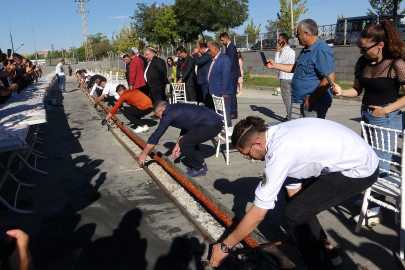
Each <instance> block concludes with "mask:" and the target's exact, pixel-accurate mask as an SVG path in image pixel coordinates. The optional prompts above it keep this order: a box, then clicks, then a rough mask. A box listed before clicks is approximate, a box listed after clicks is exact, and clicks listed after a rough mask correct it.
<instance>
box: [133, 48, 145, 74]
mask: <svg viewBox="0 0 405 270" xmlns="http://www.w3.org/2000/svg"><path fill="white" fill-rule="evenodd" d="M131 50H133V51H134V53H135V55H136V56H137V57H139V58H141V60H142V61H143V65H144V68H145V69H146V65H147V64H148V60H147V59H146V58H145V57H144V56H143V55H142V54H141V53H140V52H139V50H138V47H132V48H131Z"/></svg>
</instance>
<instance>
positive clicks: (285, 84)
mask: <svg viewBox="0 0 405 270" xmlns="http://www.w3.org/2000/svg"><path fill="white" fill-rule="evenodd" d="M274 62H276V63H277V64H291V65H293V64H294V62H295V51H294V50H293V49H291V48H290V46H289V45H288V35H287V34H286V33H281V34H280V36H279V37H278V41H277V46H276V56H275V57H274ZM293 74H294V73H288V72H284V71H279V72H278V79H279V80H280V90H281V97H282V98H283V102H284V105H285V107H286V111H287V116H286V118H285V119H284V121H287V120H288V115H289V114H290V107H291V80H292V77H293Z"/></svg>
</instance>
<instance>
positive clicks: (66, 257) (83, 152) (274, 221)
mask: <svg viewBox="0 0 405 270" xmlns="http://www.w3.org/2000/svg"><path fill="white" fill-rule="evenodd" d="M67 81H68V83H67V90H68V91H71V92H70V93H69V94H67V95H64V96H61V95H60V94H59V93H58V92H57V90H56V91H55V89H54V92H53V93H52V95H54V96H55V97H56V98H57V99H59V100H61V101H62V100H63V102H62V103H61V106H55V107H53V109H52V110H50V111H48V112H47V113H48V121H49V123H48V124H45V125H43V128H42V129H43V131H44V134H42V135H41V137H43V138H44V139H45V141H46V144H45V145H43V146H38V147H37V148H38V150H40V151H43V152H45V154H46V155H47V156H48V157H49V160H40V161H39V164H40V165H39V167H40V168H41V169H43V170H46V171H49V172H50V175H49V176H42V175H38V174H36V173H32V172H30V171H28V170H27V169H25V170H24V171H23V173H21V174H20V175H19V177H20V179H21V180H24V181H26V182H29V183H36V184H37V187H35V188H23V189H22V190H21V191H20V196H19V198H20V199H21V207H24V205H23V203H24V202H25V203H26V204H28V208H32V209H34V210H35V213H34V214H33V215H30V216H27V215H19V214H15V213H13V212H11V211H9V210H6V209H4V208H1V209H0V215H1V221H0V223H3V224H4V223H9V222H13V223H16V224H19V225H20V226H21V228H23V229H24V230H26V231H27V232H28V233H29V234H30V235H31V245H30V248H31V250H32V254H33V257H34V264H35V265H36V268H37V269H206V260H205V258H200V257H199V254H202V252H201V249H204V248H205V246H204V245H203V241H202V239H201V238H200V237H199V235H198V234H197V233H196V232H195V231H194V230H193V229H192V228H191V227H190V225H188V222H186V221H185V219H184V218H183V217H182V216H181V215H180V214H178V213H177V210H176V209H175V208H174V206H173V205H171V203H170V202H169V201H168V200H167V199H166V198H165V197H164V196H162V193H161V191H160V190H159V189H158V188H157V187H156V185H155V184H154V183H153V182H151V180H150V178H149V177H148V175H146V173H145V172H144V171H143V170H140V169H139V166H138V164H137V163H136V162H135V161H134V160H133V159H132V158H131V157H130V156H129V155H128V153H127V152H126V151H125V150H124V149H123V148H122V147H121V146H120V145H119V144H118V142H117V141H116V140H115V138H114V137H113V135H112V134H111V133H110V132H107V131H106V128H105V127H102V126H101V125H100V122H101V121H100V119H99V117H98V115H97V114H96V112H95V110H94V109H93V107H92V106H91V105H90V103H89V102H87V97H86V96H84V95H83V93H82V92H81V91H78V90H77V88H76V86H77V84H76V81H75V80H74V79H73V78H69V77H68V79H67ZM238 101H239V102H238V103H239V119H238V120H240V119H243V118H245V117H247V116H249V115H254V116H260V117H262V118H264V119H266V121H268V122H279V121H280V120H281V119H282V118H284V117H285V115H286V111H285V107H284V105H283V103H282V100H281V96H273V95H272V93H271V92H266V91H255V90H249V89H244V90H243V94H242V96H241V97H239V98H238ZM118 117H119V118H120V119H122V120H123V121H124V122H128V121H127V120H126V119H125V117H123V116H122V115H119V116H118ZM145 119H146V122H147V124H148V125H149V126H150V132H149V133H145V134H141V135H140V137H142V138H143V139H145V140H147V138H148V137H149V136H150V135H151V134H152V132H153V130H154V129H155V128H156V127H157V125H158V122H156V121H152V120H150V118H149V116H147V117H146V118H145ZM327 119H329V120H332V121H336V122H338V123H341V124H343V125H345V126H347V127H349V128H351V129H352V130H354V131H355V132H357V133H360V124H359V120H360V103H358V102H352V101H341V100H336V101H334V103H333V105H332V107H331V108H330V110H329V112H328V114H327ZM238 120H233V123H234V124H236V123H237V122H238ZM178 135H179V130H177V129H175V128H169V130H168V131H167V132H166V134H165V135H164V136H163V137H162V139H161V141H160V143H159V145H157V147H156V148H157V150H158V151H160V152H162V153H163V154H165V155H167V156H170V154H171V150H172V148H173V146H174V144H175V141H176V139H177V137H178ZM201 149H202V152H203V154H204V156H205V158H206V162H207V164H208V167H209V172H208V174H207V175H206V176H204V177H200V178H198V181H199V183H200V184H201V185H202V186H203V187H204V188H205V189H207V190H208V191H210V192H211V193H212V194H213V195H214V196H216V197H217V198H218V199H219V200H221V201H222V202H223V204H225V205H226V206H228V207H229V208H230V209H232V211H234V212H235V213H236V215H238V216H239V217H243V215H244V213H245V212H246V211H247V210H248V209H249V208H250V207H251V205H252V201H253V199H254V190H255V188H256V186H257V185H258V183H259V182H260V181H261V176H262V174H263V167H264V162H261V161H248V160H246V159H244V158H243V157H242V155H241V154H239V152H238V151H236V149H234V148H233V147H232V146H231V150H230V164H229V165H228V166H227V165H226V163H225V158H224V155H223V152H220V154H219V157H218V158H216V157H215V148H214V144H213V143H212V142H207V143H205V144H204V145H202V147H201ZM221 149H224V145H221ZM170 158H172V157H170ZM174 161H175V162H177V163H178V166H179V168H180V169H181V170H183V171H185V165H184V164H183V161H184V159H182V158H180V159H176V160H174ZM14 188H15V186H14V185H13V183H12V182H11V181H8V182H7V186H5V188H4V189H2V191H1V192H0V193H1V195H3V196H5V197H8V198H11V197H12V193H11V192H13V191H14V190H15V189H14ZM361 198H362V196H361V195H357V196H356V197H355V198H352V199H350V200H348V201H346V202H344V203H342V204H341V205H338V206H336V207H334V208H332V209H330V210H328V211H324V212H322V213H321V214H320V215H319V219H320V222H321V224H322V225H323V226H324V229H325V231H326V232H327V234H328V235H329V238H330V239H331V241H332V242H333V243H334V244H336V245H338V246H339V247H340V249H341V252H342V259H343V264H342V265H341V266H340V267H338V268H337V269H361V270H365V269H369V270H372V269H393V270H396V269H400V268H399V267H398V264H397V262H396V260H395V259H394V256H393V252H394V251H396V249H397V246H398V230H399V227H398V226H395V225H394V215H393V213H391V212H390V211H384V222H383V223H381V224H378V225H376V226H373V227H363V229H362V230H361V232H360V233H359V234H355V233H354V228H355V223H354V222H353V221H352V219H353V217H354V216H355V215H357V214H358V213H359V209H357V208H356V207H355V206H354V201H355V200H356V199H361ZM30 202H32V204H30ZM25 206H27V205H25ZM284 207H285V202H284V200H283V199H282V198H281V197H280V198H279V200H278V202H277V206H276V208H275V209H274V210H271V211H269V213H268V214H267V216H266V219H265V220H264V221H263V222H262V223H261V224H260V225H259V230H260V231H261V232H262V233H263V234H264V236H266V238H267V239H268V240H269V241H276V240H280V239H282V238H283V237H284V236H285V233H286V232H285V227H286V226H285V223H284V220H283V217H282V211H283V208H284ZM133 243H136V245H133ZM280 249H281V250H282V251H284V252H285V253H286V254H287V255H288V256H289V257H290V258H291V259H292V260H293V261H294V262H296V263H297V264H298V265H302V261H301V260H300V257H299V255H298V254H297V253H296V251H295V249H294V248H293V247H291V246H290V245H288V244H286V245H283V246H281V247H280ZM188 250H191V252H187V251H188ZM129 254H131V255H129ZM176 263H177V264H176Z"/></svg>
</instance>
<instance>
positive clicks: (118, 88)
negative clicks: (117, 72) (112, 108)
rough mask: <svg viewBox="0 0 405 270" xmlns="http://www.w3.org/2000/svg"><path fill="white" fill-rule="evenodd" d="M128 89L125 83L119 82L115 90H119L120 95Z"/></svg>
mask: <svg viewBox="0 0 405 270" xmlns="http://www.w3.org/2000/svg"><path fill="white" fill-rule="evenodd" d="M125 90H127V88H125V86H124V85H123V84H119V85H118V86H117V88H116V89H115V91H116V92H117V94H118V95H120V96H121V95H122V93H124V91H125Z"/></svg>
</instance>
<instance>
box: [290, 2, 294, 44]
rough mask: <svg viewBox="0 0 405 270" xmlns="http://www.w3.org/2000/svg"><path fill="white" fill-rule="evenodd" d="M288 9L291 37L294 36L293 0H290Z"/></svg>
mask: <svg viewBox="0 0 405 270" xmlns="http://www.w3.org/2000/svg"><path fill="white" fill-rule="evenodd" d="M290 9H291V38H293V37H294V14H293V11H294V9H293V0H290Z"/></svg>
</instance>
